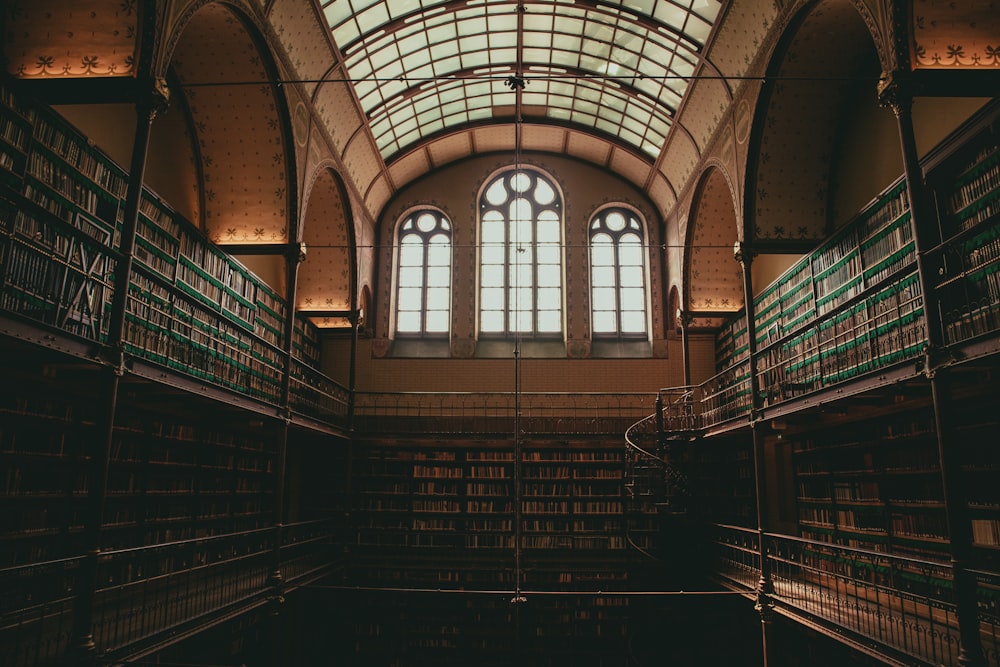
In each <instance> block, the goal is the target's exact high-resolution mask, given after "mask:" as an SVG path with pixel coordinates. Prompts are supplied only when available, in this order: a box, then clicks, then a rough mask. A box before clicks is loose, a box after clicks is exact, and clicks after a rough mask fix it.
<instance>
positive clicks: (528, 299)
mask: <svg viewBox="0 0 1000 667" xmlns="http://www.w3.org/2000/svg"><path fill="white" fill-rule="evenodd" d="M534 295H535V292H534V290H532V289H531V288H530V287H521V288H518V289H511V290H510V300H509V302H508V304H507V307H508V308H509V309H510V310H511V311H512V312H513V311H528V312H530V311H531V309H532V308H534V307H535V300H534Z"/></svg>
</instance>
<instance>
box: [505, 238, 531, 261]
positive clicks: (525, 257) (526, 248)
mask: <svg viewBox="0 0 1000 667" xmlns="http://www.w3.org/2000/svg"><path fill="white" fill-rule="evenodd" d="M508 250H509V254H510V264H511V266H531V263H532V261H533V259H532V258H533V257H534V255H535V253H534V252H532V248H531V243H530V242H527V243H518V244H517V245H511V246H510V248H508Z"/></svg>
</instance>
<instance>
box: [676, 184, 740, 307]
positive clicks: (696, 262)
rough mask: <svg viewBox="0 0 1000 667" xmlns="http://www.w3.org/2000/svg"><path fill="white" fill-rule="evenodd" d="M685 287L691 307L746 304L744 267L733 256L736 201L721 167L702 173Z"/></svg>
mask: <svg viewBox="0 0 1000 667" xmlns="http://www.w3.org/2000/svg"><path fill="white" fill-rule="evenodd" d="M689 220H690V223H689V225H690V226H689V233H688V234H687V238H688V241H687V244H686V248H685V250H686V253H685V254H686V265H687V266H686V267H685V269H686V270H685V272H684V288H685V292H686V294H687V299H686V304H687V307H686V309H685V310H687V311H688V312H689V313H690V314H691V315H692V316H694V317H698V313H699V312H706V311H707V312H714V313H719V312H731V311H732V312H735V311H736V310H739V309H740V308H742V307H743V271H742V268H741V267H740V265H739V263H738V262H737V261H736V260H735V259H734V258H733V247H734V245H735V244H736V242H737V241H738V239H739V228H738V226H737V219H736V204H735V202H734V201H733V196H732V191H731V190H730V187H729V183H728V181H727V180H726V177H725V174H724V173H723V172H722V170H721V169H719V168H717V167H711V168H709V169H708V170H707V171H706V172H705V173H704V174H702V177H701V181H700V182H699V184H698V187H697V189H696V190H695V197H694V201H693V202H692V212H691V216H690V217H689Z"/></svg>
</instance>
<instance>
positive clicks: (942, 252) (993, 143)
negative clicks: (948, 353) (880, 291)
mask: <svg viewBox="0 0 1000 667" xmlns="http://www.w3.org/2000/svg"><path fill="white" fill-rule="evenodd" d="M998 117H1000V109H998V107H997V105H995V104H994V105H989V106H988V107H987V108H986V109H985V110H984V112H983V113H982V114H981V116H980V117H979V118H977V119H975V122H973V123H971V124H970V125H971V127H970V128H968V129H966V130H965V132H964V134H963V135H962V136H961V137H960V138H961V141H953V142H951V143H950V144H949V145H948V147H947V149H946V150H943V151H942V153H943V156H942V157H939V158H938V160H937V161H936V162H935V164H933V165H932V166H931V168H930V169H929V170H928V176H927V180H928V184H929V185H930V187H931V189H932V192H933V194H934V198H935V202H936V205H937V212H938V222H939V230H940V233H941V239H942V241H943V243H942V244H941V246H939V247H938V248H936V249H935V250H934V252H933V254H932V256H933V259H934V260H935V261H936V262H937V266H938V276H937V281H936V285H935V292H936V296H937V297H938V299H939V301H940V308H941V319H942V326H943V328H944V331H943V337H944V342H945V343H946V344H950V343H959V342H963V341H966V340H970V339H973V338H976V337H978V336H982V335H984V334H988V333H992V332H995V331H996V330H997V329H998V328H1000V125H998V123H1000V119H998Z"/></svg>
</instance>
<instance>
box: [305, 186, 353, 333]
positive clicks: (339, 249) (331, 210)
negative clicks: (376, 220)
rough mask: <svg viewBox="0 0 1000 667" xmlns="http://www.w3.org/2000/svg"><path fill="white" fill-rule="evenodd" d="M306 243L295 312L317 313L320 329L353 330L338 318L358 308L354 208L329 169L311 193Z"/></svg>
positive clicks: (308, 199) (306, 204) (314, 319)
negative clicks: (351, 207) (356, 300)
mask: <svg viewBox="0 0 1000 667" xmlns="http://www.w3.org/2000/svg"><path fill="white" fill-rule="evenodd" d="M302 240H303V242H304V243H305V244H306V261H305V262H304V263H303V264H302V266H300V267H299V280H298V288H297V290H296V309H297V310H304V311H308V312H312V313H317V314H318V315H317V316H316V317H313V318H312V319H313V321H314V322H315V323H316V325H317V326H319V327H320V328H342V327H346V326H350V323H349V322H348V321H347V320H346V318H345V317H343V316H342V315H339V316H338V315H337V313H344V312H345V311H348V310H351V309H352V308H353V307H354V295H355V284H356V282H357V278H356V273H357V270H356V267H355V259H354V258H355V253H354V249H355V248H354V247H355V241H354V233H353V226H352V223H351V214H350V204H349V202H348V200H347V197H346V196H345V193H344V190H343V186H342V184H341V182H340V179H339V178H338V177H337V175H336V174H335V173H334V172H333V171H331V170H330V169H322V170H321V171H320V172H319V173H318V174H317V176H316V180H315V182H314V183H313V185H312V188H311V189H310V190H309V194H308V197H307V199H306V203H305V205H304V210H303V229H302ZM322 313H328V314H327V315H323V314H322Z"/></svg>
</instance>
